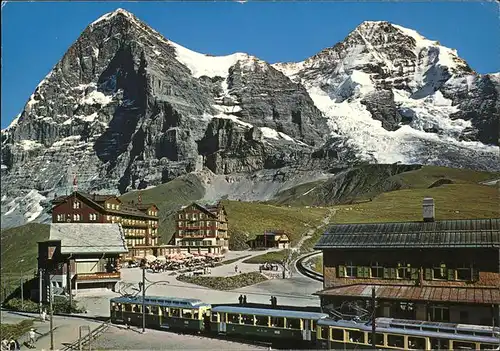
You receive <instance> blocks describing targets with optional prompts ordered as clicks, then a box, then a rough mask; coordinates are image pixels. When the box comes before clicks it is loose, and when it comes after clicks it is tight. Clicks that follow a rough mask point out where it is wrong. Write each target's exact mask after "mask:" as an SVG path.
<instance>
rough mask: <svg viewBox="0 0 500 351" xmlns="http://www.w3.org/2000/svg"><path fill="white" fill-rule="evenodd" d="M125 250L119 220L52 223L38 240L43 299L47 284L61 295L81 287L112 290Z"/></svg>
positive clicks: (47, 294)
mask: <svg viewBox="0 0 500 351" xmlns="http://www.w3.org/2000/svg"><path fill="white" fill-rule="evenodd" d="M127 251H128V249H127V245H126V242H125V234H124V231H123V228H122V227H121V225H120V224H102V223H101V224H88V223H82V224H80V223H79V224H76V223H53V224H51V226H50V236H49V239H48V240H47V241H42V242H39V243H38V272H39V279H40V283H41V286H42V290H41V292H42V294H41V297H42V301H47V298H48V296H49V286H50V288H51V289H52V291H53V293H54V294H56V295H60V294H62V293H63V292H65V293H66V294H67V293H69V292H70V291H71V293H72V295H77V294H78V291H79V290H81V289H89V288H107V289H111V290H113V289H114V288H115V285H116V283H117V282H119V281H120V279H121V276H120V266H121V262H120V255H122V254H124V253H126V252H127Z"/></svg>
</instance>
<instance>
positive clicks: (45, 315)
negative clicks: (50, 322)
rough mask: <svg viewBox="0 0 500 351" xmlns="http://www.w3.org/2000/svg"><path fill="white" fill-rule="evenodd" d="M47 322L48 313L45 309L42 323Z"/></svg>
mask: <svg viewBox="0 0 500 351" xmlns="http://www.w3.org/2000/svg"><path fill="white" fill-rule="evenodd" d="M46 320H47V311H46V310H45V308H44V309H43V311H42V322H45V321H46Z"/></svg>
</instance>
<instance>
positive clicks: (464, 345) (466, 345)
mask: <svg viewBox="0 0 500 351" xmlns="http://www.w3.org/2000/svg"><path fill="white" fill-rule="evenodd" d="M475 349H476V344H474V343H473V342H465V341H453V350H475Z"/></svg>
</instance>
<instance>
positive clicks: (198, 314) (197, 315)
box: [193, 310, 200, 319]
mask: <svg viewBox="0 0 500 351" xmlns="http://www.w3.org/2000/svg"><path fill="white" fill-rule="evenodd" d="M193 318H194V319H200V310H193Z"/></svg>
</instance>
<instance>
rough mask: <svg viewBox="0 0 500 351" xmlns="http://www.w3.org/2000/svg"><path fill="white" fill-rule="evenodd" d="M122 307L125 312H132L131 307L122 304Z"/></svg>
mask: <svg viewBox="0 0 500 351" xmlns="http://www.w3.org/2000/svg"><path fill="white" fill-rule="evenodd" d="M123 307H124V308H125V312H132V305H130V304H124V305H123Z"/></svg>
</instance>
